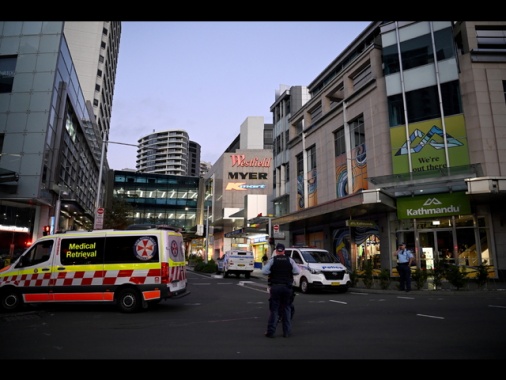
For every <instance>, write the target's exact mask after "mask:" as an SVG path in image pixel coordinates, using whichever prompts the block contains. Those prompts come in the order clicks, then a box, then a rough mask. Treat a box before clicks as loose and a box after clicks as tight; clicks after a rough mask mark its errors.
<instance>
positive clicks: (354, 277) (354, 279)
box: [350, 269, 359, 287]
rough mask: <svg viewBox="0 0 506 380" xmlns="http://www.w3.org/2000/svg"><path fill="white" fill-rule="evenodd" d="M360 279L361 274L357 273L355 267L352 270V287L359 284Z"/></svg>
mask: <svg viewBox="0 0 506 380" xmlns="http://www.w3.org/2000/svg"><path fill="white" fill-rule="evenodd" d="M358 279H359V275H358V273H357V270H356V269H354V270H353V271H351V272H350V281H351V286H352V287H356V286H357V284H358Z"/></svg>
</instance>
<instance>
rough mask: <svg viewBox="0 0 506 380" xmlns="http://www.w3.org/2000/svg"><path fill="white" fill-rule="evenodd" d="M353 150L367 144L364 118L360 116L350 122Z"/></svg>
mask: <svg viewBox="0 0 506 380" xmlns="http://www.w3.org/2000/svg"><path fill="white" fill-rule="evenodd" d="M350 140H351V148H352V149H353V148H356V147H357V146H359V145H362V144H365V131H364V117H363V116H359V117H357V118H356V119H354V120H353V121H351V122H350Z"/></svg>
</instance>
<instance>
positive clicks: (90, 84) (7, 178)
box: [0, 21, 121, 249]
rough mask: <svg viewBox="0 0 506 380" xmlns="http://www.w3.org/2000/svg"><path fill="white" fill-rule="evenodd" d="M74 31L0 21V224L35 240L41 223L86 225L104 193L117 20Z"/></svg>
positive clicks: (64, 26)
mask: <svg viewBox="0 0 506 380" xmlns="http://www.w3.org/2000/svg"><path fill="white" fill-rule="evenodd" d="M75 26H76V25H75V24H74V23H69V24H67V23H66V22H64V21H6V22H0V71H1V72H2V80H1V86H0V168H1V173H2V174H3V179H2V181H3V182H2V183H1V184H0V214H1V215H3V216H4V220H3V221H2V223H1V224H2V226H3V227H2V230H5V229H7V230H16V229H20V228H21V229H23V230H27V231H28V233H29V234H30V235H31V237H32V238H33V239H36V238H37V237H38V236H40V235H41V234H42V232H43V229H44V226H50V229H51V231H55V230H58V229H88V228H90V227H91V226H92V225H93V221H94V217H95V211H96V210H95V209H96V202H97V199H98V200H100V201H101V195H102V193H103V191H104V186H103V184H102V185H101V186H97V185H98V182H99V175H100V161H101V152H102V141H103V139H104V137H107V133H108V128H109V118H110V112H111V110H110V107H111V105H112V95H113V93H114V91H113V88H111V87H110V86H113V85H114V78H113V77H114V76H115V73H116V64H117V54H118V46H119V40H120V35H121V23H120V22H113V21H111V22H91V23H86V28H87V29H89V30H91V29H94V32H93V33H90V34H87V36H88V35H92V37H93V38H92V39H90V40H89V41H88V40H86V37H84V36H79V33H77V31H76V28H75ZM83 26H85V25H84V24H83ZM67 27H68V28H67ZM67 32H68V33H69V35H68V36H67V35H66V33H67ZM83 32H84V31H83ZM73 43H75V44H76V46H73V45H72V44H73ZM76 47H77V49H75V48H76ZM76 50H79V51H80V52H81V54H80V55H79V60H78V61H79V63H78V64H77V61H76V62H74V60H73V52H75V51H76ZM91 89H93V90H91ZM92 93H93V96H92ZM88 96H89V97H90V98H88ZM95 112H96V115H95ZM105 165H107V164H106V160H105ZM14 249H16V247H14Z"/></svg>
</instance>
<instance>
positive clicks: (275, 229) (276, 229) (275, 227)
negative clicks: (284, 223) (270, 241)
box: [272, 224, 279, 232]
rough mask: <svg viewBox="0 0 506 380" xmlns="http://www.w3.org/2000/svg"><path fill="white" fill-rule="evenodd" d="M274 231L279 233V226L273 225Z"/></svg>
mask: <svg viewBox="0 0 506 380" xmlns="http://www.w3.org/2000/svg"><path fill="white" fill-rule="evenodd" d="M272 229H273V230H274V232H279V224H275V225H273V226H272Z"/></svg>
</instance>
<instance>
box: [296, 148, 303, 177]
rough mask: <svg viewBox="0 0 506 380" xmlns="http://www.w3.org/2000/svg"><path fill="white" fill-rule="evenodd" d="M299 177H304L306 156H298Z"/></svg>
mask: <svg viewBox="0 0 506 380" xmlns="http://www.w3.org/2000/svg"><path fill="white" fill-rule="evenodd" d="M296 159H297V176H298V177H299V176H300V177H301V178H302V177H304V155H303V154H302V153H300V154H298V155H297V157H296Z"/></svg>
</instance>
